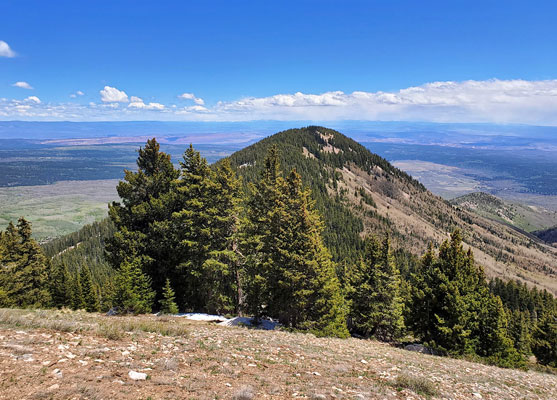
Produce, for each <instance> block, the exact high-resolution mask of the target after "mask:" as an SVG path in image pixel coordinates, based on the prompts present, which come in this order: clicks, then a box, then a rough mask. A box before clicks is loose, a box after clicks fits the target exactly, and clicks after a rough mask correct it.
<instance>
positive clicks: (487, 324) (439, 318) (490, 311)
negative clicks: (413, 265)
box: [409, 230, 522, 366]
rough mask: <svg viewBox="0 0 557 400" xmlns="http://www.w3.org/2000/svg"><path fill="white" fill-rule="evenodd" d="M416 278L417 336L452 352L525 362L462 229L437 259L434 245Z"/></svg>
mask: <svg viewBox="0 0 557 400" xmlns="http://www.w3.org/2000/svg"><path fill="white" fill-rule="evenodd" d="M413 280H414V282H413V287H412V308H413V310H412V312H411V313H410V318H409V322H410V324H411V327H412V329H413V331H414V333H415V334H416V335H417V336H418V337H420V338H421V339H422V340H424V341H425V342H426V343H428V344H429V345H431V346H433V347H436V348H438V349H441V350H444V351H447V352H449V353H452V354H478V355H480V356H482V357H486V358H489V359H491V360H492V361H493V362H494V363H497V364H499V365H502V366H510V365H519V364H521V363H522V358H521V357H520V355H519V354H518V352H516V350H515V349H514V347H513V345H512V341H511V339H510V338H509V336H508V332H507V330H506V327H507V321H506V313H505V311H504V308H503V305H502V303H501V300H500V299H499V298H498V297H496V296H494V295H492V294H491V293H490V292H489V288H488V286H487V282H486V280H485V275H484V273H483V270H482V269H481V267H479V266H477V265H476V264H475V262H474V257H473V255H472V252H471V251H470V250H468V251H465V250H464V249H463V246H462V236H461V234H460V231H458V230H456V231H455V232H453V234H452V235H451V239H450V241H449V240H447V241H445V242H443V244H442V245H441V247H440V249H439V256H438V257H435V255H434V253H433V250H432V248H431V246H430V248H429V250H428V251H427V253H426V254H425V256H424V257H423V258H422V263H421V266H420V268H419V270H418V272H417V273H416V274H415V275H414V279H413Z"/></svg>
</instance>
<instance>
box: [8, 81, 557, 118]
mask: <svg viewBox="0 0 557 400" xmlns="http://www.w3.org/2000/svg"><path fill="white" fill-rule="evenodd" d="M76 94H77V92H76ZM32 97H33V96H30V97H28V98H27V99H26V100H8V99H0V118H2V119H10V118H12V119H13V118H16V119H17V118H24V119H60V120H142V119H143V120H146V119H160V120H204V121H250V120H265V119H274V120H285V121H287V120H292V121H296V120H298V121H299V120H314V121H323V123H326V121H332V120H383V121H431V122H486V123H520V124H533V125H553V126H557V80H545V81H525V80H497V79H492V80H486V81H463V82H452V81H449V82H432V83H426V84H424V85H421V86H414V87H408V88H404V89H401V90H398V91H391V92H383V91H377V92H364V91H355V92H352V93H344V92H342V91H331V92H325V93H321V94H312V93H301V92H297V93H291V94H288V93H286V94H276V95H273V96H268V97H248V98H242V99H238V100H236V101H228V102H219V103H217V104H216V105H215V106H214V107H206V106H204V105H201V104H197V103H196V102H195V101H194V102H193V103H192V104H191V105H189V106H186V107H173V105H172V104H171V103H170V104H169V105H167V106H166V105H164V104H161V103H155V102H150V103H145V102H144V101H143V99H142V98H140V97H138V96H130V98H128V95H127V94H126V93H125V92H123V91H120V90H118V89H115V88H111V87H109V86H107V87H105V88H104V89H103V90H101V99H102V100H103V102H104V104H95V103H89V104H76V103H61V104H53V103H46V104H45V103H38V102H36V101H34V100H31V98H32ZM180 98H183V99H184V100H190V101H192V100H194V99H196V97H195V96H194V95H193V94H192V93H184V94H183V95H181V96H180ZM37 100H38V98H37ZM39 101H40V100H39ZM125 102H127V103H129V104H127V107H122V106H120V107H119V103H125Z"/></svg>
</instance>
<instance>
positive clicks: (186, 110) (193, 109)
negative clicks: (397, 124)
mask: <svg viewBox="0 0 557 400" xmlns="http://www.w3.org/2000/svg"><path fill="white" fill-rule="evenodd" d="M208 112H210V110H209V109H208V108H206V107H204V106H200V105H195V106H189V107H183V108H181V109H179V110H177V111H176V114H182V115H184V114H195V113H208Z"/></svg>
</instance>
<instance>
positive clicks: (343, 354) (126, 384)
mask: <svg viewBox="0 0 557 400" xmlns="http://www.w3.org/2000/svg"><path fill="white" fill-rule="evenodd" d="M264 398H267V399H285V398H289V399H292V398H310V399H376V398H381V399H383V398H387V399H388V398H393V399H423V398H447V399H518V398H520V399H555V398H557V376H555V375H550V374H543V373H539V372H524V371H518V370H506V369H500V368H496V367H490V366H486V365H482V364H475V363H471V362H467V361H462V360H454V359H448V358H441V357H436V356H428V355H423V354H419V353H414V352H410V351H406V350H403V349H398V348H394V347H391V346H388V345H386V344H382V343H378V342H374V341H367V340H358V339H348V340H341V339H324V338H316V337H314V336H313V335H308V334H298V333H288V332H282V331H273V332H269V331H259V330H253V329H247V328H242V327H226V326H218V325H214V324H210V323H207V322H196V321H187V320H185V319H183V318H173V317H172V318H171V317H163V318H160V317H154V316H141V317H106V316H102V315H98V314H86V313H80V312H68V313H62V312H56V311H23V310H0V399H134V400H140V399H264Z"/></svg>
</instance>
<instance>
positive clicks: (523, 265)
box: [230, 127, 557, 294]
mask: <svg viewBox="0 0 557 400" xmlns="http://www.w3.org/2000/svg"><path fill="white" fill-rule="evenodd" d="M271 145H276V146H278V147H279V149H280V151H281V157H282V165H283V168H284V169H285V170H290V169H291V168H296V169H297V171H298V172H299V173H300V174H301V175H302V178H303V180H304V182H305V184H307V185H308V186H310V187H311V189H312V192H313V196H314V198H315V200H316V205H317V208H318V209H319V210H320V212H321V214H322V216H323V217H324V221H325V232H324V238H325V242H326V244H327V246H328V247H329V248H330V249H331V252H332V253H333V255H334V257H335V259H336V260H337V261H340V262H342V261H343V260H346V259H350V258H354V257H357V253H358V250H359V246H360V241H359V238H361V237H363V236H365V235H367V234H371V233H374V234H382V233H384V232H389V233H390V234H391V236H392V238H393V242H394V243H395V245H396V246H398V247H401V248H404V249H405V250H407V251H409V252H411V253H413V254H416V255H421V254H422V252H423V251H424V250H425V249H426V246H427V244H428V243H429V242H433V243H435V244H439V243H440V242H441V241H442V240H444V239H446V238H447V237H448V235H449V233H450V232H452V231H453V230H454V229H455V228H457V227H458V228H461V229H462V230H463V231H464V233H465V242H466V243H467V244H468V245H469V246H470V247H471V248H472V250H473V252H474V255H475V258H476V261H477V262H479V263H480V264H482V265H483V266H484V267H485V268H486V272H487V274H488V276H491V277H495V276H499V277H502V278H505V279H519V280H523V281H526V282H528V283H529V284H531V285H537V286H538V287H540V288H545V289H548V290H549V291H551V292H553V293H554V294H555V293H557V249H556V248H554V247H551V246H549V245H547V244H545V243H543V242H542V241H540V240H538V239H537V238H535V237H534V236H529V235H526V234H525V233H523V232H520V231H518V230H516V229H514V228H512V227H509V226H508V225H505V224H501V223H498V222H496V221H493V220H491V219H488V218H485V217H482V216H479V215H477V214H475V213H473V212H470V211H468V210H466V209H463V208H462V207H459V206H453V205H451V204H450V203H449V202H447V201H445V200H443V199H442V198H441V197H439V196H435V195H433V194H432V193H431V192H429V191H428V190H426V188H425V187H424V186H423V185H421V184H420V183H419V182H418V181H416V180H414V179H412V178H411V177H410V176H409V175H407V174H406V173H404V172H403V171H401V170H399V169H397V168H395V167H394V166H392V165H391V164H390V163H388V162H387V161H386V160H385V159H383V158H381V157H379V156H377V155H375V154H373V153H371V152H370V151H369V150H367V149H366V148H365V147H363V146H362V145H360V144H359V143H357V142H355V141H354V140H352V139H349V138H348V137H346V136H344V135H342V134H341V133H339V132H337V131H334V130H330V129H327V128H323V127H307V128H302V129H292V130H288V131H283V132H280V133H277V134H275V135H273V136H270V137H268V138H266V139H263V140H261V141H259V142H257V143H255V144H253V145H251V146H249V147H247V148H245V149H243V150H240V151H238V152H236V153H234V154H233V155H231V156H230V161H231V163H232V165H233V166H236V167H237V168H238V171H239V174H240V175H242V176H243V178H244V182H250V181H253V180H254V179H256V178H257V177H258V174H259V172H260V170H261V166H262V164H263V159H264V157H265V154H266V151H267V148H268V147H269V146H271Z"/></svg>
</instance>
